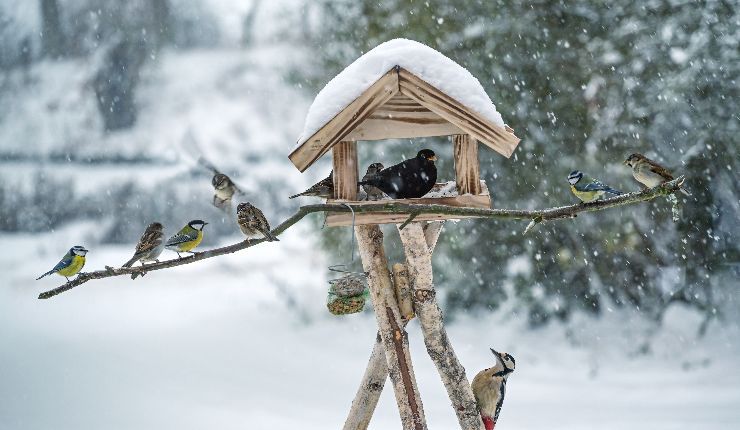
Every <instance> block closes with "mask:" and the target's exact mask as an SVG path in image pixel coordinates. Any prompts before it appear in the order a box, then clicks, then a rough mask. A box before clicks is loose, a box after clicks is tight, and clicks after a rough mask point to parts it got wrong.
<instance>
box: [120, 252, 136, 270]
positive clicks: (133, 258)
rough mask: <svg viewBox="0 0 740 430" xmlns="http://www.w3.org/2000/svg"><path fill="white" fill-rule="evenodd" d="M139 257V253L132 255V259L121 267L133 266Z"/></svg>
mask: <svg viewBox="0 0 740 430" xmlns="http://www.w3.org/2000/svg"><path fill="white" fill-rule="evenodd" d="M138 259H139V256H138V255H134V256H133V257H131V259H130V260H129V261H127V262H125V263H123V265H122V266H121V267H131V266H133V265H134V263H136V260H138Z"/></svg>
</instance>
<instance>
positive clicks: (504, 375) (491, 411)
mask: <svg viewBox="0 0 740 430" xmlns="http://www.w3.org/2000/svg"><path fill="white" fill-rule="evenodd" d="M491 352H492V353H493V356H494V357H495V360H496V363H495V364H494V365H493V367H491V368H489V369H484V370H481V371H480V372H478V374H477V375H475V378H473V383H472V384H471V387H472V389H473V395H475V401H476V402H477V403H478V410H479V411H480V415H481V418H482V419H483V424H485V426H486V430H493V428H494V427H495V426H496V421H498V416H499V414H500V413H501V406H502V405H503V404H504V394H506V380H507V379H508V378H509V374H510V373H511V372H513V371H514V368H515V367H516V362H515V361H514V357H512V356H511V355H509V354H507V353H505V352H504V353H500V352H497V351H495V350H494V349H493V348H491Z"/></svg>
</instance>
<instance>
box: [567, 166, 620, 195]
mask: <svg viewBox="0 0 740 430" xmlns="http://www.w3.org/2000/svg"><path fill="white" fill-rule="evenodd" d="M568 183H570V190H571V191H572V192H573V194H575V196H576V197H578V198H579V199H581V201H582V202H584V203H588V202H593V201H595V200H598V199H599V197H601V196H602V195H604V194H605V193H609V194H613V195H615V196H618V195H620V194H622V192H621V191H617V190H615V189H614V188H612V187H610V186H608V185H605V184H603V183H601V182H599V181H597V180H596V179H594V178H591V177H589V176H586V175H584V174H583V172H581V171H579V170H574V171H572V172H570V175H568Z"/></svg>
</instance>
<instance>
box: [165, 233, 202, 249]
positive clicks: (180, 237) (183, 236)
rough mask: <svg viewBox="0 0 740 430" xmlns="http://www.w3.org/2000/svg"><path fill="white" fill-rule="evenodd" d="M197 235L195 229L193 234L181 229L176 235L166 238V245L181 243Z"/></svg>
mask: <svg viewBox="0 0 740 430" xmlns="http://www.w3.org/2000/svg"><path fill="white" fill-rule="evenodd" d="M197 235H198V232H197V231H196V232H195V234H193V233H192V232H187V231H182V230H180V231H179V232H178V233H177V234H176V235H174V236H172V237H171V238H169V240H167V244H166V245H167V246H173V245H179V244H181V243H185V242H190V241H191V240H194V239H195V238H196V237H197Z"/></svg>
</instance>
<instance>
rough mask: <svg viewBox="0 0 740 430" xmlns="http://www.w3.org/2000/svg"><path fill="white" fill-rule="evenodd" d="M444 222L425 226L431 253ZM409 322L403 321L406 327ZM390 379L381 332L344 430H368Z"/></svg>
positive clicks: (430, 223) (377, 336) (432, 222)
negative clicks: (386, 382) (387, 380)
mask: <svg viewBox="0 0 740 430" xmlns="http://www.w3.org/2000/svg"><path fill="white" fill-rule="evenodd" d="M443 225H444V221H430V222H427V223H426V224H425V225H424V236H425V239H426V242H427V246H429V252H433V251H434V247H435V246H436V245H437V239H438V238H439V234H440V233H441V232H442V226H443ZM406 323H408V321H403V325H404V326H405V325H406ZM386 379H388V363H387V361H386V358H385V347H384V346H383V340H382V338H381V337H380V332H378V334H377V335H376V336H375V343H374V345H373V351H372V353H371V354H370V359H369V360H368V363H367V368H366V369H365V374H364V375H363V376H362V382H361V383H360V387H359V388H358V389H357V393H356V394H355V398H354V400H353V401H352V407H351V408H350V411H349V414H348V415H347V420H346V421H345V422H344V427H343V430H367V427H368V426H369V425H370V420H371V419H372V417H373V413H374V412H375V407H376V406H377V404H378V400H380V394H381V393H382V392H383V387H384V386H385V381H386Z"/></svg>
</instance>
